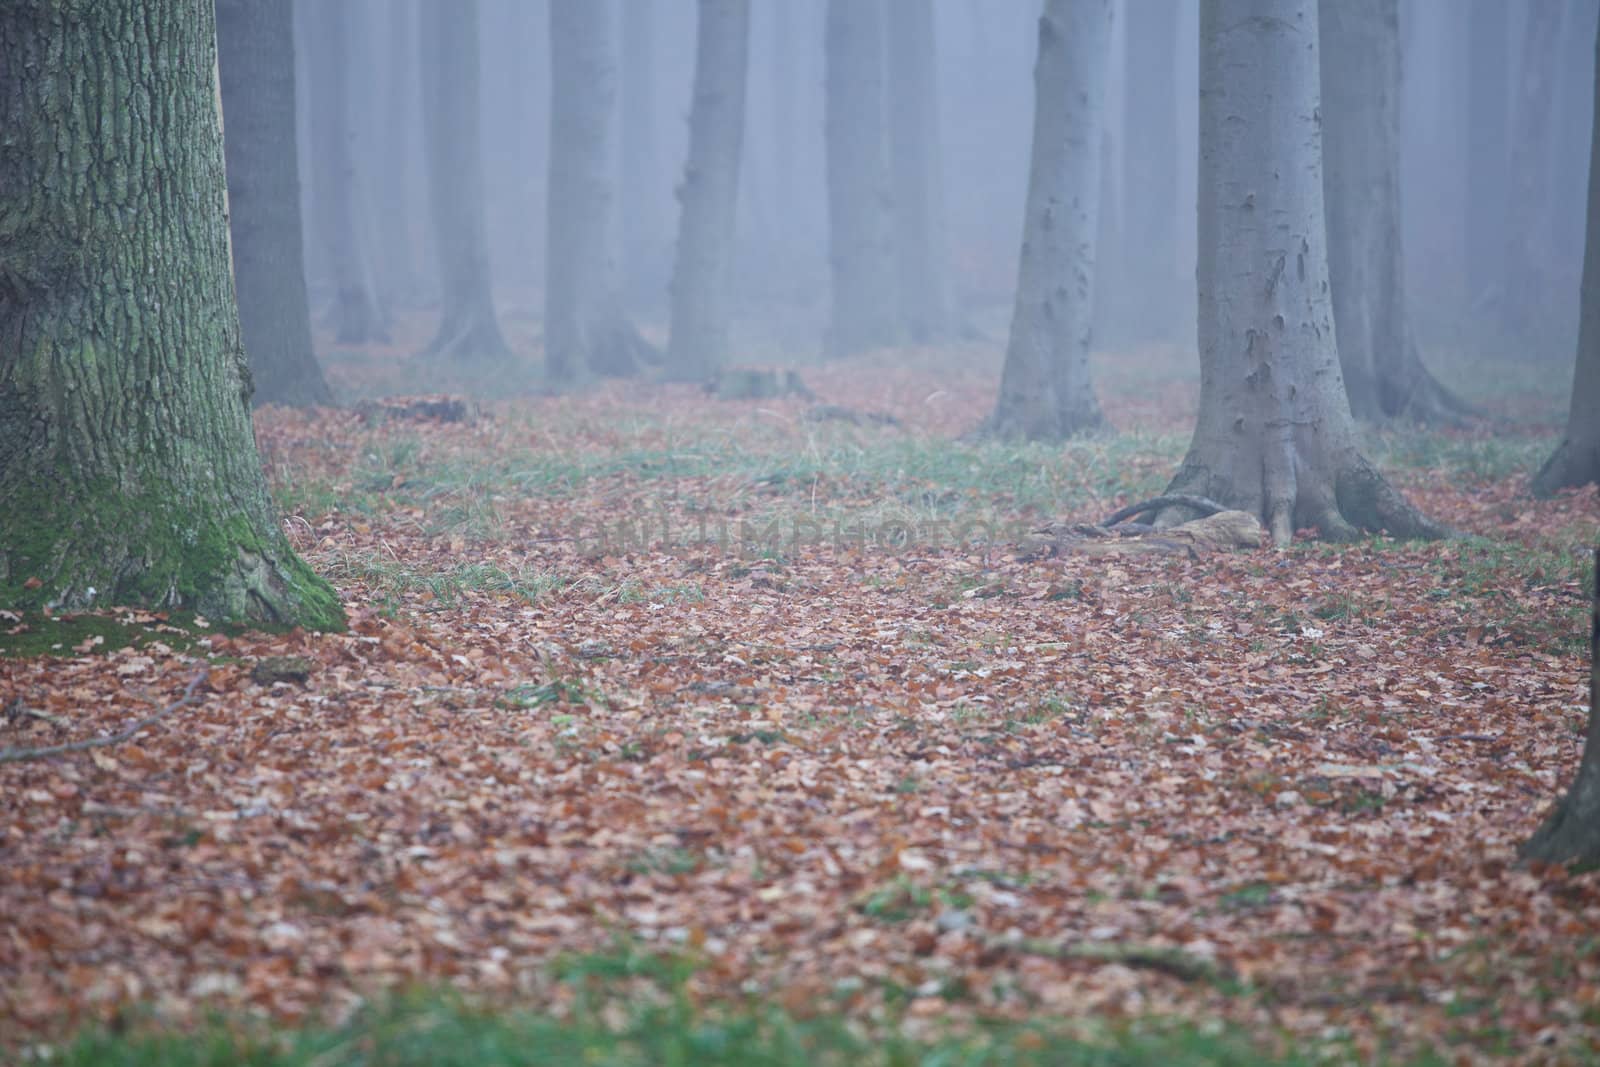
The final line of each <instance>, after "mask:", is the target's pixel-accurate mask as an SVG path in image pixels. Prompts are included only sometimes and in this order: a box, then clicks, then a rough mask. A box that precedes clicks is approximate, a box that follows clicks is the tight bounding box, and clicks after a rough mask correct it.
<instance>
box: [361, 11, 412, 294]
mask: <svg viewBox="0 0 1600 1067" xmlns="http://www.w3.org/2000/svg"><path fill="white" fill-rule="evenodd" d="M388 3H389V13H388V19H387V23H388V25H387V31H386V37H387V39H388V45H387V47H386V48H385V49H384V57H383V59H384V63H383V67H384V78H383V90H384V92H383V101H382V108H381V110H382V112H383V115H382V138H381V148H380V154H381V156H382V160H383V163H382V170H381V172H380V174H379V175H378V181H377V182H376V183H375V189H374V191H373V192H374V197H373V198H374V200H375V201H376V203H377V206H378V210H379V214H380V217H381V218H382V219H383V222H384V224H383V225H382V226H381V227H379V229H378V246H377V247H378V251H379V255H380V257H381V259H380V262H381V263H382V267H383V276H384V287H385V289H386V291H387V292H388V293H389V294H390V297H391V299H392V300H394V301H395V303H396V304H397V305H404V306H415V305H416V304H417V303H419V302H420V301H421V299H422V290H423V284H422V280H421V278H420V277H419V269H418V264H419V262H420V260H421V258H422V257H421V255H420V253H419V251H418V248H419V244H420V242H419V240H418V228H417V226H416V224H415V222H414V221H413V219H414V218H415V217H417V216H419V215H421V214H423V212H421V211H419V210H418V208H419V207H420V206H421V203H420V202H421V200H422V198H421V197H420V196H418V195H415V193H414V189H415V186H414V183H413V179H412V174H413V173H414V172H415V170H416V169H418V168H416V167H414V166H413V159H414V156H415V148H416V145H415V142H414V141H413V137H414V136H415V134H414V133H413V132H412V130H413V128H415V127H420V126H421V118H420V114H421V101H420V99H419V93H418V89H417V80H418V79H417V56H418V49H419V47H420V46H419V44H418V41H417V28H418V21H419V11H418V9H419V6H420V5H419V4H418V3H417V2H416V0H388Z"/></svg>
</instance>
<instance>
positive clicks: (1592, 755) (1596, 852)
mask: <svg viewBox="0 0 1600 1067" xmlns="http://www.w3.org/2000/svg"><path fill="white" fill-rule="evenodd" d="M1590 187H1591V188H1593V183H1592V182H1591V184H1590ZM1590 232H1593V231H1592V230H1591V231H1590ZM1589 247H1590V248H1591V249H1592V248H1593V247H1594V246H1593V244H1591V245H1590V246H1589ZM1597 699H1600V550H1597V551H1596V552H1595V590H1594V602H1593V606H1592V608H1591V612H1590V618H1589V730H1588V733H1587V734H1586V735H1585V737H1584V742H1583V759H1582V761H1581V762H1580V763H1579V764H1578V774H1577V776H1576V777H1575V778H1573V780H1572V787H1571V788H1570V789H1569V790H1568V791H1567V795H1566V796H1565V797H1563V798H1562V799H1561V802H1560V803H1559V804H1557V805H1556V807H1555V810H1554V811H1552V812H1551V813H1550V815H1549V817H1548V818H1546V819H1545V821H1544V823H1543V824H1542V825H1541V826H1540V827H1539V829H1538V830H1537V831H1535V833H1534V835H1533V837H1532V838H1530V839H1529V840H1528V842H1527V844H1525V845H1523V846H1522V855H1523V858H1525V859H1530V860H1541V861H1543V862H1545V863H1577V864H1582V865H1585V866H1590V867H1593V866H1595V865H1597V864H1600V703H1597Z"/></svg>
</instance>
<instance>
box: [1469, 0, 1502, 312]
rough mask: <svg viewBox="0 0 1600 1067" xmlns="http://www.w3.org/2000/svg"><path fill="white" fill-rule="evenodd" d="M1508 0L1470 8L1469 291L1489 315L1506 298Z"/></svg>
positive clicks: (1478, 2)
mask: <svg viewBox="0 0 1600 1067" xmlns="http://www.w3.org/2000/svg"><path fill="white" fill-rule="evenodd" d="M1509 10H1510V8H1509V7H1508V5H1507V4H1506V2H1505V0H1471V7H1470V8H1469V9H1468V12H1467V35H1468V36H1467V53H1468V58H1467V214H1466V218H1465V219H1463V220H1462V228H1463V229H1464V230H1465V231H1466V234H1467V286H1468V292H1467V295H1468V297H1469V298H1470V299H1471V301H1472V306H1473V308H1474V309H1475V311H1476V316H1477V317H1478V318H1479V319H1483V318H1484V317H1485V316H1486V315H1487V314H1488V312H1489V311H1490V310H1491V309H1493V308H1495V307H1498V306H1499V305H1500V304H1501V302H1502V301H1503V300H1504V298H1505V277H1506V276H1505V254H1506V213H1507V212H1506V209H1507V207H1508V205H1509V197H1510V194H1509V193H1508V192H1507V177H1508V175H1507V171H1508V167H1509V162H1510V158H1511V157H1510V153H1509V151H1508V149H1507V133H1508V131H1509V126H1510V123H1509V122H1508V118H1507V116H1508V115H1509V113H1510V100H1511V75H1510V70H1509V68H1510V63H1509V61H1508V50H1507V46H1506V38H1507V35H1508V31H1509V29H1510V26H1509V22H1508V20H1507V18H1506V13H1507V12H1508V11H1509Z"/></svg>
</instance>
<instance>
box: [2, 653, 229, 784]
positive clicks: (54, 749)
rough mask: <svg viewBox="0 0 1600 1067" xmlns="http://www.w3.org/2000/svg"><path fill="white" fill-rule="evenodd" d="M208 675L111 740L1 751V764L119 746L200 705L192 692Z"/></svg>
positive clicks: (202, 674)
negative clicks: (144, 731) (163, 721)
mask: <svg viewBox="0 0 1600 1067" xmlns="http://www.w3.org/2000/svg"><path fill="white" fill-rule="evenodd" d="M210 674H211V671H210V670H209V669H203V670H201V671H200V672H199V673H198V674H196V675H195V676H194V677H193V678H191V679H189V684H188V685H186V686H184V689H183V695H182V696H181V697H179V698H178V699H177V700H174V701H173V702H172V703H171V704H168V705H167V706H166V707H164V708H162V709H161V710H160V711H158V712H156V713H155V714H154V715H149V716H146V717H145V718H143V719H140V720H139V721H138V722H136V723H134V724H133V725H132V726H129V727H127V728H126V729H123V730H119V731H117V732H116V733H114V734H112V735H111V736H110V737H91V738H89V739H88V740H85V741H69V742H67V743H65V744H61V745H45V746H43V747H41V748H8V749H4V750H0V763H20V762H22V761H23V760H35V759H48V758H49V757H51V756H64V755H66V754H67V753H69V752H87V751H88V750H89V749H92V748H106V747H108V746H111V745H120V744H122V743H123V742H124V741H126V740H128V739H129V738H131V737H133V736H134V735H135V734H137V733H138V732H139V731H140V730H143V729H145V728H146V727H149V726H154V725H155V724H156V723H158V722H160V721H161V720H162V719H165V718H166V717H167V716H168V715H171V714H172V713H173V712H175V711H177V710H179V709H180V708H187V707H192V706H193V705H195V704H198V703H199V700H198V699H197V698H196V697H195V693H196V692H197V691H198V690H199V688H200V686H201V685H202V684H203V683H204V682H205V680H206V678H208V677H209V676H210Z"/></svg>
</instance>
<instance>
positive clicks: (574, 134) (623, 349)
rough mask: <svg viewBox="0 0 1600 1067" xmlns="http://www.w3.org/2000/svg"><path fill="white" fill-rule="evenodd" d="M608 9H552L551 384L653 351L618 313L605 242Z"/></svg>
mask: <svg viewBox="0 0 1600 1067" xmlns="http://www.w3.org/2000/svg"><path fill="white" fill-rule="evenodd" d="M611 16H612V5H611V4H608V3H597V2H595V0H551V3H550V181H549V185H548V187H547V201H546V222H545V227H546V229H545V234H546V254H545V263H546V266H545V272H546V273H545V303H544V345H545V368H546V373H547V374H548V375H549V377H550V378H551V380H552V381H555V382H571V381H575V380H577V379H578V378H580V377H582V376H584V375H585V374H587V373H589V372H595V373H599V374H612V375H621V374H632V373H635V372H636V371H638V370H639V369H640V366H641V364H643V363H645V362H653V361H654V358H655V354H654V352H653V350H652V349H651V347H650V345H649V344H648V343H647V342H645V340H644V339H643V338H641V337H640V336H639V334H638V332H637V331H636V330H635V329H634V328H633V324H632V323H631V322H629V321H628V319H627V317H626V316H625V315H623V313H622V309H621V307H620V304H619V302H618V300H617V296H616V293H615V290H614V284H613V280H612V267H611V257H610V254H609V252H608V247H607V246H608V242H609V238H610V230H611V218H612V210H613V208H612V192H611V190H612V182H611V166H610V158H609V153H608V139H609V135H610V129H611V121H612V112H613V111H614V110H615V108H616V100H617V68H616V59H615V57H614V54H613V44H612V40H613V38H612V26H611V21H612V20H611Z"/></svg>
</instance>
